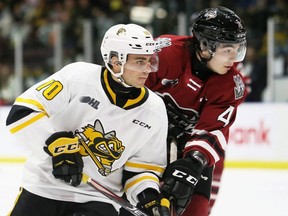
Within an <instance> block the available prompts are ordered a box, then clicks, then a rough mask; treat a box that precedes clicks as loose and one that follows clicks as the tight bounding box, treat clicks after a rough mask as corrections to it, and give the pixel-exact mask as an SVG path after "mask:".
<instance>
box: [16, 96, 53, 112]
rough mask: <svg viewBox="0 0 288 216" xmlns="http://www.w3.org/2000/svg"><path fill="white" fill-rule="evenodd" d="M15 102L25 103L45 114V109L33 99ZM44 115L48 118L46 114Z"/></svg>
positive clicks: (18, 99)
mask: <svg viewBox="0 0 288 216" xmlns="http://www.w3.org/2000/svg"><path fill="white" fill-rule="evenodd" d="M16 102H21V103H27V104H32V105H34V106H36V107H38V108H39V109H40V110H42V111H43V112H45V113H46V110H45V108H44V107H43V105H42V104H40V103H39V102H38V101H36V100H33V99H25V98H16ZM46 115H47V116H48V114H47V113H46Z"/></svg>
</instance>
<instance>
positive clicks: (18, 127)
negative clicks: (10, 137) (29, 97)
mask: <svg viewBox="0 0 288 216" xmlns="http://www.w3.org/2000/svg"><path fill="white" fill-rule="evenodd" d="M44 116H46V114H45V113H39V114H37V115H36V116H34V117H33V118H31V119H29V120H28V121H26V122H23V123H22V124H20V125H18V126H16V127H14V128H12V129H10V132H11V133H12V134H13V133H16V132H17V131H19V130H22V129H23V128H25V127H27V126H29V125H31V124H33V123H34V122H36V121H38V120H39V119H40V118H42V117H44Z"/></svg>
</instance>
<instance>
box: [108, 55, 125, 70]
mask: <svg viewBox="0 0 288 216" xmlns="http://www.w3.org/2000/svg"><path fill="white" fill-rule="evenodd" d="M110 63H111V65H112V68H113V71H114V72H115V73H119V72H120V71H121V65H122V64H121V62H120V61H119V60H118V57H117V56H113V57H111V61H110Z"/></svg>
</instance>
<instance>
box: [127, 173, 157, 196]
mask: <svg viewBox="0 0 288 216" xmlns="http://www.w3.org/2000/svg"><path fill="white" fill-rule="evenodd" d="M144 180H152V181H155V182H156V183H157V184H159V179H158V178H157V177H152V176H142V177H140V178H137V179H136V180H134V181H132V182H130V183H128V184H127V185H126V186H125V188H124V191H125V192H126V191H127V190H128V189H129V188H131V187H132V186H133V185H135V184H137V183H139V182H141V181H144Z"/></svg>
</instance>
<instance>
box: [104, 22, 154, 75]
mask: <svg viewBox="0 0 288 216" xmlns="http://www.w3.org/2000/svg"><path fill="white" fill-rule="evenodd" d="M155 53H156V42H155V40H154V39H153V36H152V35H151V33H150V32H149V31H148V30H147V29H145V28H143V27H141V26H139V25H136V24H126V25H125V24H118V25H115V26H112V27H111V28H110V29H108V30H107V32H106V33H105V35H104V37H103V40H102V44H101V54H102V58H103V60H104V63H105V66H106V67H107V68H108V70H109V71H110V72H111V73H112V74H113V75H115V76H116V77H118V78H119V77H120V76H121V75H122V74H123V71H124V69H123V68H124V64H125V63H126V61H127V56H128V54H140V55H153V54H155ZM112 56H117V57H118V60H119V63H120V64H121V65H122V67H121V72H120V73H117V74H115V73H114V72H113V70H112V69H111V66H110V63H111V62H110V61H111V57H112Z"/></svg>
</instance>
